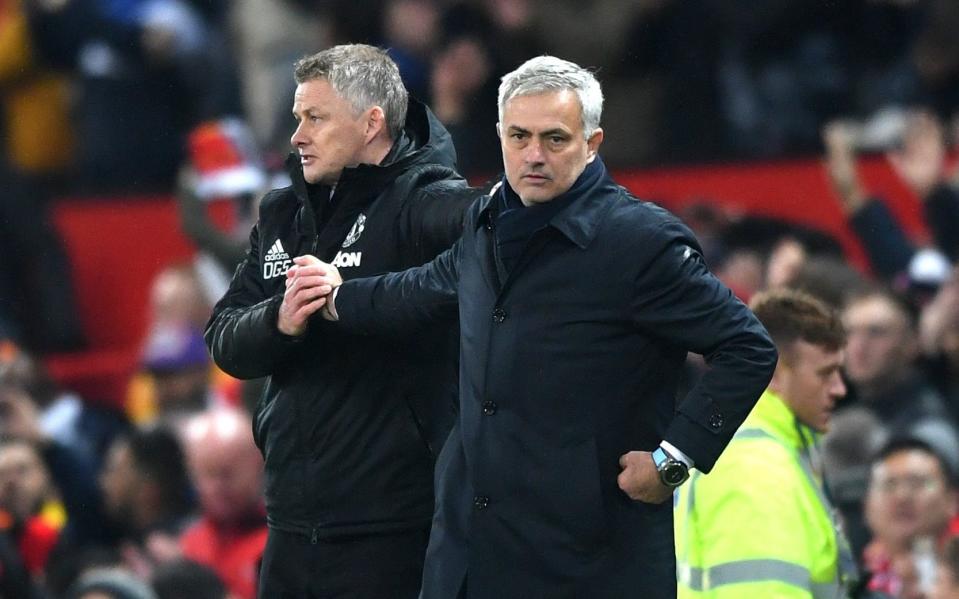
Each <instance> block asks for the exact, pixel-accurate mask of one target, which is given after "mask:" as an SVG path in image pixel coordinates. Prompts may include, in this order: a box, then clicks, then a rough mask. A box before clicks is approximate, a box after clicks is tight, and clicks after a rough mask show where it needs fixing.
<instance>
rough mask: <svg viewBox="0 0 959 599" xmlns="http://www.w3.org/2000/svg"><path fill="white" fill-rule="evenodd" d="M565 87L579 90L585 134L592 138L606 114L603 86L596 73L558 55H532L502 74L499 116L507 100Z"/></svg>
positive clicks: (575, 90)
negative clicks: (534, 56) (515, 67)
mask: <svg viewBox="0 0 959 599" xmlns="http://www.w3.org/2000/svg"><path fill="white" fill-rule="evenodd" d="M563 90H570V91H574V92H576V97H578V98H579V104H580V107H581V108H582V114H583V134H584V135H585V136H586V139H589V136H590V135H592V134H593V132H594V131H595V130H596V129H597V128H599V119H600V117H602V115H603V90H602V88H601V87H600V85H599V81H597V80H596V76H595V75H593V73H591V72H590V71H588V70H587V69H584V68H583V67H581V66H579V65H578V64H575V63H572V62H569V61H568V60H563V59H562V58H556V57H555V56H537V57H536V58H531V59H529V60H527V61H526V62H524V63H523V64H521V65H520V66H519V68H517V69H516V70H515V71H513V72H511V73H507V74H506V75H504V76H503V79H502V82H501V83H500V84H499V102H498V104H499V120H500V122H503V111H504V110H505V109H506V103H507V102H509V101H510V100H512V99H513V98H515V97H517V96H531V95H535V94H542V93H548V92H554V91H563Z"/></svg>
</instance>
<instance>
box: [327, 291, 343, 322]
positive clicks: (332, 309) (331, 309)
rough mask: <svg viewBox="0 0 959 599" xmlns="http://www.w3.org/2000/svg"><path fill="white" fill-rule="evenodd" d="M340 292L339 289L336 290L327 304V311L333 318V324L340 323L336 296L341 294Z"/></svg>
mask: <svg viewBox="0 0 959 599" xmlns="http://www.w3.org/2000/svg"><path fill="white" fill-rule="evenodd" d="M339 292H340V288H339V287H337V288H336V289H334V290H333V293H331V294H330V299H329V300H327V302H326V306H327V310H328V312H329V313H330V316H332V317H333V322H338V321H339V320H340V315H339V314H338V313H337V312H336V296H337V294H339Z"/></svg>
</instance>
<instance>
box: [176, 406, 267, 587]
mask: <svg viewBox="0 0 959 599" xmlns="http://www.w3.org/2000/svg"><path fill="white" fill-rule="evenodd" d="M252 428H253V426H252V423H251V422H250V418H249V416H247V415H246V414H244V413H243V412H240V411H237V410H214V411H208V412H206V413H203V414H200V415H198V416H196V417H195V418H193V419H192V420H191V421H190V422H189V424H188V425H187V427H186V429H185V447H186V454H187V458H188V463H189V466H190V472H191V475H192V480H193V484H194V486H195V487H196V489H197V495H198V499H199V504H200V518H199V520H197V521H196V522H194V523H193V524H192V525H191V526H190V527H189V528H188V529H187V530H186V531H185V532H184V533H183V536H182V537H180V547H181V549H182V550H183V555H184V556H185V557H187V558H189V559H191V560H193V561H195V562H198V563H200V564H203V565H205V566H209V567H210V568H212V569H213V570H214V571H215V572H216V573H217V575H219V577H220V579H221V580H223V582H224V583H226V585H227V587H228V588H229V589H230V591H231V592H232V593H233V594H234V595H236V596H237V597H239V598H240V599H255V597H256V589H257V578H258V568H259V564H260V558H261V556H262V555H263V548H264V547H265V545H266V533H267V528H266V510H265V508H264V505H263V458H262V456H261V455H260V452H259V450H258V449H257V447H256V445H254V443H253V435H252V434H251V431H252ZM161 595H162V594H161ZM168 596H172V595H168Z"/></svg>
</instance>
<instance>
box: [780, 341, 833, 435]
mask: <svg viewBox="0 0 959 599" xmlns="http://www.w3.org/2000/svg"><path fill="white" fill-rule="evenodd" d="M785 353H786V355H784V356H783V357H782V358H781V359H780V364H779V366H778V367H777V369H776V374H775V378H774V382H773V386H774V388H775V391H776V392H777V393H779V394H780V395H781V396H782V398H783V400H784V401H785V402H786V404H787V405H788V406H789V407H790V409H792V411H793V413H794V414H795V415H796V418H798V419H799V421H800V422H802V423H803V424H805V425H806V426H809V427H811V428H812V429H813V430H816V431H819V432H821V433H824V432H826V431H827V430H829V419H830V418H831V417H832V411H833V409H834V408H835V407H836V402H837V401H839V400H840V399H842V398H843V396H845V395H846V385H845V383H843V381H842V376H841V374H840V372H841V369H842V363H843V358H844V353H843V351H842V350H830V349H826V348H824V347H822V346H821V345H814V344H812V343H809V342H807V341H803V340H799V341H796V342H795V343H794V344H793V345H792V347H791V348H789V349H788V350H787V352H785Z"/></svg>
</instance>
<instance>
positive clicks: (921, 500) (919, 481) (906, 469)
mask: <svg viewBox="0 0 959 599" xmlns="http://www.w3.org/2000/svg"><path fill="white" fill-rule="evenodd" d="M865 507H866V510H865V511H866V521H867V522H868V524H869V528H870V529H872V531H873V534H874V535H875V536H876V537H877V538H878V539H879V540H881V541H883V542H885V543H887V544H890V545H892V546H893V548H896V547H906V546H908V544H909V543H911V542H912V541H913V540H915V539H916V538H918V537H924V536H925V537H930V538H933V539H937V538H939V536H940V535H941V534H942V532H943V531H945V529H946V527H947V526H948V524H949V519H950V518H951V517H952V516H953V515H954V514H955V511H956V494H955V492H954V491H952V490H951V489H950V488H949V486H948V484H947V481H946V477H945V476H944V474H943V472H942V470H941V468H940V465H939V461H938V460H937V459H936V458H935V457H934V456H932V455H930V454H929V453H927V452H925V451H922V450H920V449H904V450H902V451H897V452H895V453H893V454H892V455H890V456H888V457H887V458H886V459H884V460H882V461H881V462H879V463H878V464H876V465H875V466H874V467H873V470H872V478H871V480H870V483H869V490H868V492H867V494H866V506H865Z"/></svg>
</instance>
